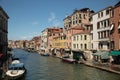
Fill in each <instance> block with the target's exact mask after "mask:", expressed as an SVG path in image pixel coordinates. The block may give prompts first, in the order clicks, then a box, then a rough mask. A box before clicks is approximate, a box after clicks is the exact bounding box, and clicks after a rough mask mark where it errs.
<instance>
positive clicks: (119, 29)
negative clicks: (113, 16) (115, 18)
mask: <svg viewBox="0 0 120 80" xmlns="http://www.w3.org/2000/svg"><path fill="white" fill-rule="evenodd" d="M118 33H120V22H118Z"/></svg>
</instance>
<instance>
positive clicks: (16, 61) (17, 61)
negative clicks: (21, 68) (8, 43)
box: [11, 60, 20, 64]
mask: <svg viewBox="0 0 120 80" xmlns="http://www.w3.org/2000/svg"><path fill="white" fill-rule="evenodd" d="M18 63H20V61H19V60H13V61H12V63H11V64H18Z"/></svg>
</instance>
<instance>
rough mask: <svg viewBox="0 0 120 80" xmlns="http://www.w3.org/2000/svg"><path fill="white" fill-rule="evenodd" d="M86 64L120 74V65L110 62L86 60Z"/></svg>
mask: <svg viewBox="0 0 120 80" xmlns="http://www.w3.org/2000/svg"><path fill="white" fill-rule="evenodd" d="M84 64H85V65H87V66H90V67H94V68H98V69H101V70H104V71H108V72H112V73H116V74H120V65H115V64H109V63H98V62H90V61H86V62H84Z"/></svg>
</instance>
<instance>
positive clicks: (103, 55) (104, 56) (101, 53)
mask: <svg viewBox="0 0 120 80" xmlns="http://www.w3.org/2000/svg"><path fill="white" fill-rule="evenodd" d="M93 55H94V56H100V57H101V59H108V58H109V52H106V51H98V52H96V53H93Z"/></svg>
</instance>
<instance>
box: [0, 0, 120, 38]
mask: <svg viewBox="0 0 120 80" xmlns="http://www.w3.org/2000/svg"><path fill="white" fill-rule="evenodd" d="M118 1H119V0H0V6H1V7H2V8H3V9H4V10H5V12H6V13H7V14H8V16H9V19H8V39H9V40H30V39H32V38H33V37H34V36H40V34H41V31H43V30H44V29H46V28H48V27H63V19H64V18H65V16H66V15H71V14H72V13H73V11H74V10H75V9H82V8H84V7H88V8H90V9H91V10H94V11H95V12H97V11H99V10H102V9H104V8H106V7H108V6H114V5H115V4H116V3H117V2H118Z"/></svg>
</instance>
